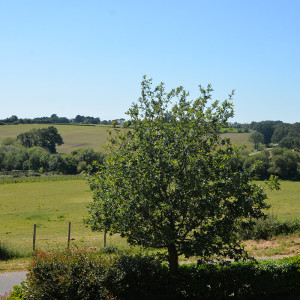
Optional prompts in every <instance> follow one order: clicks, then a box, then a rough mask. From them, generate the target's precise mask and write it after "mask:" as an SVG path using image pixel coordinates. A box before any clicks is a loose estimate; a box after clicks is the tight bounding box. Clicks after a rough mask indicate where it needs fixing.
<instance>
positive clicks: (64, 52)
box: [0, 0, 300, 123]
mask: <svg viewBox="0 0 300 300" xmlns="http://www.w3.org/2000/svg"><path fill="white" fill-rule="evenodd" d="M299 14H300V1H298V0H280V1H278V0H263V1H262V0H259V1H257V0H243V1H242V0H227V1H225V0H223V1H220V0H219V1H218V0H214V1H208V0H207V1H201V0H194V1H193V0H186V1H177V0H172V1H169V0H165V1H163V0H160V1H156V0H153V1H143V0H139V1H130V0H127V1H121V0H118V1H101V0H98V1H92V0H85V1H82V0H80V1H76V0H72V1H68V0H63V1H61V0H59V1H58V0H51V1H40V0H39V1H38V0H35V1H33V0H26V1H25V0H23V1H20V0H14V1H8V0H0V45H1V46H0V104H1V108H0V119H2V118H6V117H9V116H11V115H17V116H18V117H20V118H25V117H30V118H32V117H41V116H50V115H51V114H53V113H55V114H57V115H59V116H66V117H68V118H72V117H75V116H76V115H77V114H81V115H89V116H94V117H100V118H101V119H114V118H122V117H125V114H124V113H125V111H127V110H128V108H129V107H130V105H131V103H132V102H135V101H136V100H137V99H138V97H139V95H140V82H141V80H142V76H143V75H144V74H146V75H147V76H148V77H151V78H153V81H154V83H159V82H161V81H163V82H165V84H166V87H167V89H171V88H174V87H177V86H179V85H183V86H184V87H185V88H186V89H187V90H189V91H190V92H191V96H192V97H197V96H198V85H199V84H202V85H204V86H206V85H207V84H208V83H211V84H212V86H213V88H214V98H215V99H220V100H224V99H225V98H227V95H228V94H229V93H230V92H231V90H232V89H235V90H236V94H235V97H234V105H235V117H234V119H233V121H237V122H242V123H246V122H251V121H261V120H282V121H284V122H290V123H294V122H298V121H300V117H299V116H300V114H299V112H300V97H299V80H300V18H299Z"/></svg>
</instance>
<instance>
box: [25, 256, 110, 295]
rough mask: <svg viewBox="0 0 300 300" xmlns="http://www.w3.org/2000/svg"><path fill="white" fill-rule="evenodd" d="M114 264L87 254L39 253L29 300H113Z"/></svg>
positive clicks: (31, 271) (31, 270) (31, 272)
mask: <svg viewBox="0 0 300 300" xmlns="http://www.w3.org/2000/svg"><path fill="white" fill-rule="evenodd" d="M92 256H93V257H92ZM91 257H92V258H91ZM111 264H112V261H111V260H110V259H108V258H105V259H104V258H103V257H102V256H100V255H97V256H96V255H93V253H88V252H83V251H64V252H50V253H45V252H42V251H37V253H36V257H35V258H34V259H33V261H32V264H31V265H30V267H29V273H28V275H27V277H28V282H27V290H26V291H25V298H30V299H72V300H75V299H113V297H112V295H111V293H110V291H109V290H108V289H107V283H108V282H107V281H108V277H109V266H110V265H111Z"/></svg>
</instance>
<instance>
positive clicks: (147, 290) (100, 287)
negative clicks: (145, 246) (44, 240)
mask: <svg viewBox="0 0 300 300" xmlns="http://www.w3.org/2000/svg"><path fill="white" fill-rule="evenodd" d="M22 293H23V294H22V295H23V299H232V297H234V298H235V299H289V298H287V297H299V296H300V256H295V257H293V258H284V259H280V260H265V261H262V260H261V261H246V262H223V263H218V264H213V263H210V264H208V263H207V264H184V265H180V267H179V271H178V275H177V276H175V277H174V276H171V275H170V273H169V269H168V267H167V265H166V264H161V263H160V262H159V261H158V260H156V259H155V258H154V257H152V256H145V255H140V254H139V255H134V256H132V255H124V254H123V255H114V256H107V255H106V256H103V255H102V254H99V253H96V252H92V253H89V252H83V251H77V252H71V251H66V252H51V253H43V252H38V253H37V255H36V257H35V258H34V259H33V261H32V264H31V266H30V268H29V273H28V279H27V282H26V284H23V292H22Z"/></svg>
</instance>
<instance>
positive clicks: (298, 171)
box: [231, 147, 300, 181]
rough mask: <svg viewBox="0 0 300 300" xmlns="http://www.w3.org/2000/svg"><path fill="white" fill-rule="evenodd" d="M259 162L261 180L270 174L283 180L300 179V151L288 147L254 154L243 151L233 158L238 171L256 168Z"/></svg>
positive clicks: (233, 164)
mask: <svg viewBox="0 0 300 300" xmlns="http://www.w3.org/2000/svg"><path fill="white" fill-rule="evenodd" d="M243 154H244V155H243ZM257 162H260V165H259V170H258V172H257V174H258V179H260V180H265V179H268V178H270V175H276V176H278V177H279V178H280V179H283V180H297V181H299V180H300V153H299V152H296V151H293V150H289V149H286V148H281V147H275V148H272V149H271V150H264V151H261V152H259V153H257V154H254V155H245V153H243V152H241V153H240V155H238V156H236V157H235V158H234V159H232V162H231V164H232V168H233V169H234V170H235V171H237V172H238V171H241V170H245V169H252V168H254V166H255V164H256V163H257Z"/></svg>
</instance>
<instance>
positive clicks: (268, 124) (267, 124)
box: [251, 121, 282, 144]
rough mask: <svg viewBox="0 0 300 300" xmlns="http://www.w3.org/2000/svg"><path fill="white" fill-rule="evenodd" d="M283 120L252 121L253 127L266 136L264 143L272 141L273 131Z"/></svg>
mask: <svg viewBox="0 0 300 300" xmlns="http://www.w3.org/2000/svg"><path fill="white" fill-rule="evenodd" d="M281 123H282V122H281V121H262V122H258V123H257V122H252V123H251V128H252V129H254V130H256V131H257V132H260V133H261V134H263V136H264V143H265V144H269V143H271V140H272V136H273V133H274V131H275V128H276V126H278V125H279V124H281Z"/></svg>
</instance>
